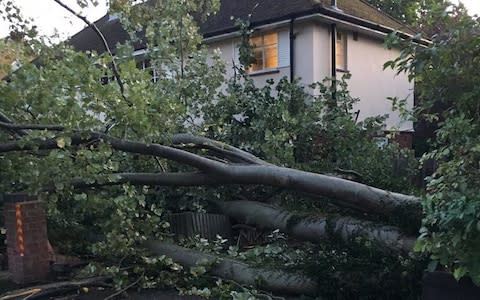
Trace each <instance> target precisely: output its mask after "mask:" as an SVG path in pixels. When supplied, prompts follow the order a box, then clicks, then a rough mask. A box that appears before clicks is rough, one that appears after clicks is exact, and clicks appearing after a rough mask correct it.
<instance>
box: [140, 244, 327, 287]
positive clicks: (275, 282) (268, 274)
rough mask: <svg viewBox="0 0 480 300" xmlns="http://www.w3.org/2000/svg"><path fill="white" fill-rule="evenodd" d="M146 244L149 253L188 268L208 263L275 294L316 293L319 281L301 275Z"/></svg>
mask: <svg viewBox="0 0 480 300" xmlns="http://www.w3.org/2000/svg"><path fill="white" fill-rule="evenodd" d="M145 246H146V247H147V249H149V250H150V251H151V252H152V253H154V254H157V255H166V256H169V257H171V258H172V259H173V260H174V261H176V262H178V263H180V264H181V265H183V266H185V267H187V268H188V267H192V266H195V265H196V264H199V263H202V264H203V263H207V264H208V265H210V264H211V265H212V267H211V269H210V270H209V272H210V273H211V274H213V275H215V276H218V277H221V278H225V279H228V280H233V281H235V282H237V283H239V284H241V285H247V286H255V287H257V288H259V289H264V290H268V291H271V292H274V293H278V294H288V295H301V294H305V295H310V296H316V295H317V293H318V284H317V283H316V282H315V281H314V280H312V279H310V278H308V277H306V276H304V275H299V274H291V273H287V272H284V271H281V270H270V269H261V268H254V267H251V266H249V265H247V264H245V263H243V262H239V261H236V260H233V259H230V258H221V257H217V256H214V255H211V254H205V253H201V252H198V251H194V250H191V249H187V248H183V247H179V246H176V245H172V244H167V243H165V242H159V241H149V242H146V243H145Z"/></svg>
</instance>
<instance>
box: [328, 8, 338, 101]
mask: <svg viewBox="0 0 480 300" xmlns="http://www.w3.org/2000/svg"><path fill="white" fill-rule="evenodd" d="M331 4H332V8H333V9H338V8H337V0H332V2H331ZM330 31H331V32H332V42H331V43H332V78H333V82H332V84H333V93H332V98H333V100H334V101H335V100H336V99H337V24H335V23H333V24H332V25H331V30H330Z"/></svg>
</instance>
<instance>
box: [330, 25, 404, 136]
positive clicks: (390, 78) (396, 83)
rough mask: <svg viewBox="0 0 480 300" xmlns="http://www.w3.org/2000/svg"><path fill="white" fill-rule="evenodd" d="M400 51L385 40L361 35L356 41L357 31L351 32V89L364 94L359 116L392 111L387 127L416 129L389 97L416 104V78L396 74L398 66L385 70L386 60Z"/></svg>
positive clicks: (348, 61)
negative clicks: (386, 44)
mask: <svg viewBox="0 0 480 300" xmlns="http://www.w3.org/2000/svg"><path fill="white" fill-rule="evenodd" d="M399 54H400V51H399V50H396V49H395V50H388V49H386V48H385V47H384V45H383V41H382V40H377V39H374V38H370V37H366V36H363V35H359V36H358V40H357V41H354V40H353V35H352V34H351V33H350V34H348V42H347V67H348V70H349V71H350V73H351V74H352V78H351V79H350V83H349V89H350V92H351V94H352V96H354V97H358V98H360V102H359V103H358V104H357V105H356V106H355V110H360V115H359V120H362V119H364V118H366V117H369V116H375V115H383V114H388V115H389V117H388V119H387V122H386V125H387V129H397V130H401V131H413V123H412V122H410V121H407V122H402V121H401V118H400V115H399V113H398V112H392V103H391V101H389V100H387V98H388V97H398V98H399V99H405V98H407V99H408V100H407V107H408V108H413V82H409V81H408V77H407V75H406V74H404V73H401V74H399V75H396V71H395V70H391V69H386V70H383V64H384V63H385V62H387V61H389V60H392V59H395V58H396V57H398V56H399ZM339 75H341V73H340V74H339Z"/></svg>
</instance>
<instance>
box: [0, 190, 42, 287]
mask: <svg viewBox="0 0 480 300" xmlns="http://www.w3.org/2000/svg"><path fill="white" fill-rule="evenodd" d="M4 215H5V227H6V229H7V255H8V269H9V271H10V273H11V274H12V279H13V281H14V282H16V283H28V282H35V281H42V280H45V279H46V277H47V275H48V272H49V269H50V262H49V252H48V237H47V219H46V216H45V210H44V209H43V207H42V204H41V202H40V201H38V200H37V198H36V197H35V196H29V195H27V194H24V193H15V194H6V195H5V196H4Z"/></svg>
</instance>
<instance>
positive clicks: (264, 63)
mask: <svg viewBox="0 0 480 300" xmlns="http://www.w3.org/2000/svg"><path fill="white" fill-rule="evenodd" d="M269 35H274V36H275V43H269V44H266V43H265V37H266V36H269ZM258 38H261V44H260V45H257V44H254V43H252V40H253V39H258ZM250 44H251V45H252V47H253V51H254V53H255V51H256V50H258V49H260V50H261V53H262V66H261V68H258V69H254V68H253V66H254V65H257V66H259V64H258V63H257V62H254V63H252V64H250V66H249V67H248V73H249V74H251V75H255V74H258V73H265V72H275V71H277V70H278V66H279V57H278V55H279V51H278V47H279V34H278V32H276V31H274V32H263V33H260V34H257V35H254V36H252V37H251V38H250ZM270 47H274V51H275V59H276V60H275V66H273V67H267V60H268V59H267V53H268V52H267V49H268V48H270ZM254 59H255V58H254Z"/></svg>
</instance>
